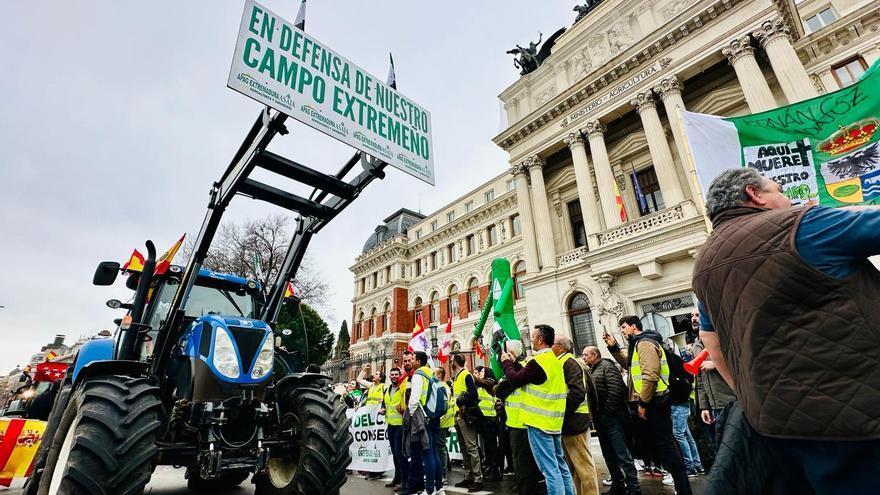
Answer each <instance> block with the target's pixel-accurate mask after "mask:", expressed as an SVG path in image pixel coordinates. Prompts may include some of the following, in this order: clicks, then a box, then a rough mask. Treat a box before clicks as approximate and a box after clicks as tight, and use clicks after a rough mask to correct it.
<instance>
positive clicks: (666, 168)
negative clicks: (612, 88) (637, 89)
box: [630, 90, 684, 208]
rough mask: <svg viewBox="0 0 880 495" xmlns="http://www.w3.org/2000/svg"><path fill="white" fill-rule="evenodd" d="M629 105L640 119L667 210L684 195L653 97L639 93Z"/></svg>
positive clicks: (682, 198) (650, 94)
mask: <svg viewBox="0 0 880 495" xmlns="http://www.w3.org/2000/svg"><path fill="white" fill-rule="evenodd" d="M630 105H632V106H634V107H636V109H637V110H638V112H639V117H641V119H642V127H643V128H644V129H645V137H646V138H647V139H648V149H649V150H650V151H651V161H653V162H654V171H655V172H657V181H658V182H659V183H660V191H661V192H662V193H663V202H664V203H666V207H667V208H668V207H670V206H675V205H677V204H679V203H681V202H682V201H684V195H683V194H682V192H681V184H680V183H679V181H678V173H677V172H676V171H675V163H674V162H673V161H672V153H671V152H670V151H669V142H668V141H667V140H666V133H665V132H664V131H663V124H662V123H660V116H659V115H658V114H657V102H656V100H655V99H654V95H653V94H652V93H651V91H650V90H649V91H645V92H643V93H639V94H637V95H636V97H635V99H633V100H631V101H630Z"/></svg>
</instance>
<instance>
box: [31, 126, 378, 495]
mask: <svg viewBox="0 0 880 495" xmlns="http://www.w3.org/2000/svg"><path fill="white" fill-rule="evenodd" d="M286 118H287V116H286V115H285V114H283V113H275V112H273V111H271V110H269V109H266V110H264V111H262V112H261V113H260V116H259V117H258V118H257V120H256V122H255V123H254V125H253V126H252V128H251V130H250V132H249V133H248V135H247V137H246V139H245V141H244V143H243V144H242V145H241V146H240V147H239V149H238V151H237V152H236V154H235V156H234V158H233V160H232V162H231V163H230V164H229V166H228V167H227V169H226V171H225V173H224V174H223V176H222V177H221V179H220V180H219V181H218V182H216V183H214V185H213V187H212V188H211V194H210V201H209V204H208V212H207V214H206V215H205V219H204V221H203V224H202V227H201V230H200V232H199V235H198V237H197V239H196V241H195V244H194V248H193V253H192V256H191V258H190V260H189V262H188V264H187V265H186V266H185V267H179V266H171V267H170V268H169V269H167V270H164V271H162V273H161V274H158V275H157V274H156V273H155V266H156V251H155V248H154V246H153V244H152V243H151V242H150V241H147V243H146V246H147V257H146V261H145V263H144V267H143V270H142V271H141V272H139V273H135V274H130V275H129V277H128V279H127V285H128V287H129V289H132V290H134V296H133V298H132V299H131V302H130V303H125V304H123V303H121V302H119V301H118V300H111V301H109V302H108V305H109V306H110V307H112V308H121V309H126V310H127V313H126V315H125V316H124V317H123V318H121V319H119V320H117V324H118V328H117V330H116V333H115V337H114V338H113V339H105V340H93V341H90V342H88V343H87V344H86V345H85V346H83V348H82V349H81V351H80V352H79V355H78V356H77V358H76V361H75V364H74V367H73V372H72V373H70V374H69V376H68V377H67V378H66V381H65V383H64V385H63V387H62V388H61V390H60V391H59V393H58V396H57V398H56V401H55V405H54V407H53V409H52V413H51V415H50V418H49V421H48V424H47V428H46V431H45V435H44V439H43V443H42V446H41V448H40V450H39V452H38V454H37V457H36V459H35V469H34V471H33V475H32V476H31V478H30V479H29V480H28V483H27V485H26V487H25V493H27V494H49V495H56V494H64V495H71V494H107V495H110V494H112V495H117V494H120V495H121V494H139V493H143V491H144V486H145V485H146V484H147V483H148V481H149V479H150V476H151V474H152V472H153V470H154V468H155V467H156V466H157V465H172V466H185V467H186V468H187V477H188V484H189V486H190V488H192V489H194V490H200V491H210V490H214V489H216V488H218V487H227V486H231V485H235V484H239V483H241V482H243V481H244V480H245V479H247V478H248V477H249V476H250V477H251V479H252V482H253V483H254V484H255V485H256V493H258V494H310V495H311V494H319V495H333V494H337V493H338V492H339V489H340V487H341V486H342V484H343V483H344V482H345V476H346V473H345V470H346V467H347V466H348V464H349V463H350V461H351V456H350V454H349V445H350V444H351V436H350V434H349V431H348V427H349V420H348V419H347V418H346V415H345V406H344V404H343V402H342V400H341V397H339V395H337V394H336V393H334V392H333V391H332V390H331V388H330V378H329V377H327V376H325V375H323V374H319V373H306V372H304V363H305V361H301V362H300V363H294V365H293V366H292V368H293V369H292V372H290V373H287V374H283V375H281V374H279V373H274V372H273V361H274V359H275V349H274V342H275V336H274V335H273V329H272V327H273V326H274V325H275V322H276V319H277V317H278V314H279V311H280V309H281V307H282V305H283V304H286V302H285V299H284V297H283V294H284V290H285V288H286V287H287V283H288V282H289V281H291V280H293V278H294V276H295V275H296V272H297V269H298V268H299V265H300V263H301V261H302V258H303V255H304V254H305V250H306V247H307V246H308V244H309V241H310V239H311V238H312V236H313V235H315V234H316V233H318V232H319V231H320V230H321V229H322V228H323V227H324V226H325V225H326V224H327V223H328V222H329V221H330V220H332V219H333V218H334V217H335V216H336V215H337V214H339V213H340V212H341V211H342V210H343V209H344V208H346V207H347V206H348V205H349V204H350V203H351V202H352V201H353V200H354V199H355V198H356V197H357V196H358V195H359V194H360V192H361V191H362V190H363V189H364V188H365V187H366V186H367V185H368V184H369V183H370V182H371V181H372V180H374V179H376V178H384V170H383V169H384V168H385V166H386V163H385V162H382V161H380V160H377V159H375V158H371V157H369V156H368V155H365V154H363V153H360V152H358V153H356V154H355V155H354V156H353V157H352V158H351V159H350V160H349V161H348V162H347V163H346V164H345V165H344V166H343V167H342V169H341V170H340V171H339V172H338V173H337V174H336V175H327V174H324V173H321V172H318V171H316V170H313V169H311V168H308V167H306V166H304V165H301V164H299V163H297V162H294V161H292V160H289V159H287V158H284V157H282V156H279V155H277V154H274V153H272V152H269V151H267V149H266V148H267V146H268V145H269V143H270V141H271V140H272V138H273V137H275V136H276V135H278V134H282V135H283V134H286V133H287V129H286V127H285V125H284V124H285V120H286ZM359 164H360V166H358V165H359ZM257 169H262V170H263V171H264V172H263V173H265V172H266V171H268V172H272V173H274V174H277V175H280V176H283V177H286V178H287V179H290V180H292V181H295V182H298V183H300V184H305V185H307V186H309V187H310V188H313V190H312V193H311V195H310V196H309V197H308V198H306V197H301V196H297V195H294V194H291V193H290V192H287V191H285V190H282V189H278V188H276V187H273V186H269V185H267V184H264V183H261V182H258V181H256V180H254V179H252V178H251V177H250V176H251V175H252V173H253V172H254V171H255V170H257ZM350 172H351V174H350ZM347 175H353V176H354V177H353V178H351V179H350V180H346V176H347ZM236 195H242V196H246V197H250V198H253V199H257V200H262V201H266V202H269V203H271V204H274V205H276V206H280V207H282V208H285V209H288V210H291V211H294V212H297V213H298V214H299V217H298V221H297V228H296V230H295V232H294V234H293V239H292V240H291V243H290V248H289V250H288V252H287V254H286V256H285V259H284V262H283V265H282V267H281V270H280V272H279V274H278V275H277V277H276V278H275V280H274V282H273V283H272V284H271V286H269V287H266V288H263V287H260V285H259V284H258V283H257V282H256V281H254V280H248V279H245V278H242V277H238V276H234V275H228V274H221V273H215V272H212V271H209V270H206V269H205V268H203V263H204V261H205V258H206V255H207V253H208V249H209V247H210V244H211V240H212V239H213V237H214V235H215V233H216V232H217V227H218V225H219V223H220V220H221V217H222V215H223V212H224V211H225V210H226V208H227V206H228V205H229V203H230V201H231V200H232V198H233V197H234V196H236ZM120 271H122V270H121V269H120V266H119V263H115V262H103V263H101V264H100V265H99V266H98V269H97V271H96V273H95V277H94V280H93V282H94V283H95V284H97V285H111V284H113V283H114V281H115V280H116V278H117V276H118V274H119V273H120ZM288 301H289V300H288ZM276 369H277V368H276Z"/></svg>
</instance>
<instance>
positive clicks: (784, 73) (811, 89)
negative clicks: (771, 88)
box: [752, 17, 818, 103]
mask: <svg viewBox="0 0 880 495" xmlns="http://www.w3.org/2000/svg"><path fill="white" fill-rule="evenodd" d="M752 34H753V35H754V36H755V38H757V39H758V41H760V42H761V46H762V47H763V48H764V51H766V52H767V58H769V59H770V65H771V66H772V67H773V73H774V74H776V79H777V80H778V81H779V85H780V86H781V87H782V92H783V93H785V97H786V98H787V99H788V102H789V103H796V102H798V101H801V100H806V99H808V98H812V97H814V96H817V94H818V93H816V87H815V86H813V81H811V80H810V76H809V75H808V74H807V71H806V69H804V65H803V64H802V63H801V59H800V58H798V55H797V52H795V51H794V47H793V46H792V45H791V29H790V28H789V27H788V24H787V23H786V22H785V19H783V18H782V17H777V18H776V19H773V20H772V21H764V22H762V23H761V27H760V28H759V29H758V30H757V31H755V32H754V33H752Z"/></svg>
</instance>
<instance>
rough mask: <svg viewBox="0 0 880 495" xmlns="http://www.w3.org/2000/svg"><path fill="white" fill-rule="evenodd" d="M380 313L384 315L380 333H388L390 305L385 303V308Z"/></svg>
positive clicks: (389, 327)
mask: <svg viewBox="0 0 880 495" xmlns="http://www.w3.org/2000/svg"><path fill="white" fill-rule="evenodd" d="M382 313H383V314H384V315H385V318H384V321H383V325H382V333H383V334H384V333H388V332H389V331H391V304H390V303H385V308H383V310H382Z"/></svg>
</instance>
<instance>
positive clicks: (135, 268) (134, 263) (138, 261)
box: [122, 249, 145, 272]
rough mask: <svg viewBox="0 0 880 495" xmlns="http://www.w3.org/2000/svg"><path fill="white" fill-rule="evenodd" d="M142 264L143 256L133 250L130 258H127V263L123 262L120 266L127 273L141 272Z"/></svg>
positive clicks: (142, 269)
mask: <svg viewBox="0 0 880 495" xmlns="http://www.w3.org/2000/svg"><path fill="white" fill-rule="evenodd" d="M144 263H145V261H144V255H142V254H141V253H140V251H138V250H137V249H135V250H134V251H133V252H132V253H131V257H129V258H128V261H126V262H125V265H123V266H122V269H123V270H126V271H129V272H142V271H144Z"/></svg>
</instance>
